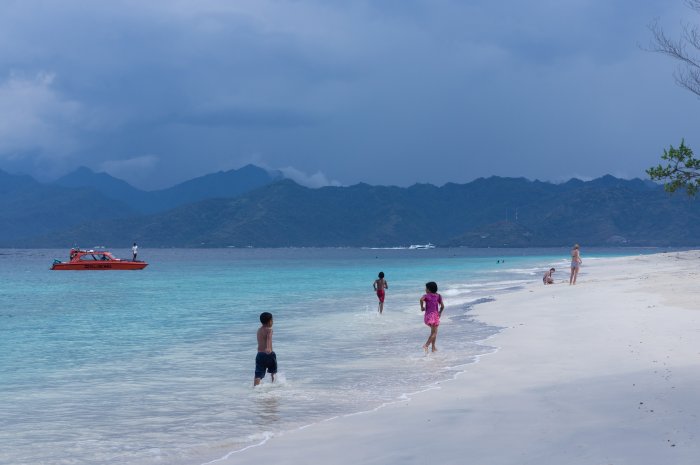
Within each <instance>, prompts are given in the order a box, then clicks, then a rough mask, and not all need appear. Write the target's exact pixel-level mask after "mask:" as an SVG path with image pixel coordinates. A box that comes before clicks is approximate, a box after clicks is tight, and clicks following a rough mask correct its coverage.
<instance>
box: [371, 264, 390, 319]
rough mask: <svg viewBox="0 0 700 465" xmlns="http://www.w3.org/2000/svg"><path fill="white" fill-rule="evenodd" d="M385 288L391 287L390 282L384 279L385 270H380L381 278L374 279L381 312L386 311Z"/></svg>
mask: <svg viewBox="0 0 700 465" xmlns="http://www.w3.org/2000/svg"><path fill="white" fill-rule="evenodd" d="M384 289H389V283H387V282H386V279H384V272H383V271H380V272H379V278H378V279H375V280H374V292H376V293H377V298H378V299H379V314H381V313H382V312H383V311H384V297H385V295H386V293H385V292H384Z"/></svg>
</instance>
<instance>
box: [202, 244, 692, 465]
mask: <svg viewBox="0 0 700 465" xmlns="http://www.w3.org/2000/svg"><path fill="white" fill-rule="evenodd" d="M583 265H584V266H583V268H582V272H581V274H580V275H579V283H578V284H577V285H576V286H569V285H568V281H567V282H566V283H564V282H563V279H562V278H563V277H564V274H566V275H567V278H568V270H567V271H566V272H562V271H561V270H560V271H559V272H558V273H557V275H555V277H556V278H557V284H555V285H551V286H543V285H542V284H541V281H540V280H539V279H537V283H533V284H532V285H530V286H527V287H526V288H524V289H522V290H518V291H516V292H513V293H511V294H507V295H501V296H498V298H497V300H496V301H494V302H489V303H485V304H483V305H479V306H477V307H476V308H475V310H474V313H476V316H477V318H478V319H479V320H482V321H484V322H486V323H488V324H491V325H496V326H501V327H504V328H505V329H504V330H503V331H502V332H501V333H500V334H499V335H497V336H496V337H494V338H492V339H490V340H489V341H488V343H489V344H491V345H495V346H497V347H499V350H498V351H497V352H495V353H493V354H491V355H488V356H485V357H482V358H481V360H480V361H479V363H476V364H473V365H468V366H465V371H464V372H463V373H462V374H460V375H459V376H457V378H456V379H454V380H450V381H446V382H442V383H440V384H438V385H436V386H435V388H434V389H430V390H428V391H425V392H422V393H419V394H414V395H411V396H410V398H409V399H408V400H406V401H400V402H396V403H394V404H391V405H387V406H384V407H382V408H379V409H377V410H375V411H372V412H367V413H362V414H356V415H351V416H345V417H341V418H335V419H332V420H329V421H326V422H323V423H320V424H316V425H311V426H309V427H307V428H304V429H301V430H297V431H293V432H288V433H285V434H283V435H278V436H276V437H274V438H272V439H270V440H269V441H268V442H267V443H265V444H264V445H262V446H259V447H253V448H249V449H247V450H245V451H242V452H238V453H234V454H232V455H229V456H228V457H226V458H222V459H221V460H217V461H215V462H213V463H217V464H221V465H223V464H237V465H241V464H253V463H256V464H257V463H286V464H309V463H326V464H353V465H356V464H383V465H387V464H428V463H435V464H479V465H488V464H494V465H500V464H503V465H506V464H508V465H516V464H517V465H525V464H533V465H534V464H537V465H541V464H557V465H576V464H586V465H608V464H614V465H623V464H629V465H644V464H649V465H660V464H674V465H685V464H687V465H697V464H698V463H700V440H698V439H700V311H699V310H700V305H699V304H698V302H699V301H700V298H699V297H700V295H699V292H698V280H699V279H700V252H698V251H691V252H682V253H665V254H656V255H645V256H635V257H626V258H608V259H598V260H586V258H585V256H584V264H583ZM448 311H449V308H448ZM442 331H449V326H448V325H445V326H444V328H443V329H442ZM416 350H420V347H419V346H417V347H416ZM441 350H450V348H449V347H447V346H443V347H441ZM389 375H390V374H389ZM329 376H332V373H329Z"/></svg>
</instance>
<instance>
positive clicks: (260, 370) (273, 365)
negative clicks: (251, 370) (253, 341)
mask: <svg viewBox="0 0 700 465" xmlns="http://www.w3.org/2000/svg"><path fill="white" fill-rule="evenodd" d="M265 372H269V373H272V374H273V375H274V374H275V373H277V355H276V354H275V353H274V352H270V353H269V354H267V353H265V352H258V355H256V356H255V377H256V378H258V379H263V378H264V377H265Z"/></svg>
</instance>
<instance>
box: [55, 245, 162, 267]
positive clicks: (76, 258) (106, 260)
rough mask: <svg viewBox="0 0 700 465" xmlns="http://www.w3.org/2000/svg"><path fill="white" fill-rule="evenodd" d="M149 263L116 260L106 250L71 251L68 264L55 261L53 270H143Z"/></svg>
mask: <svg viewBox="0 0 700 465" xmlns="http://www.w3.org/2000/svg"><path fill="white" fill-rule="evenodd" d="M147 266H148V263H146V262H142V261H139V260H126V259H122V258H116V257H115V256H114V255H112V254H111V253H110V252H107V251H106V250H81V249H70V259H69V260H68V261H67V262H62V261H60V260H54V261H53V265H52V266H51V269H52V270H143V269H144V268H146V267H147Z"/></svg>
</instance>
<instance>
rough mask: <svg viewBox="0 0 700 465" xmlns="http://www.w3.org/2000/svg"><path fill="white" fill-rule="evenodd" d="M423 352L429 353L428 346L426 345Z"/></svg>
mask: <svg viewBox="0 0 700 465" xmlns="http://www.w3.org/2000/svg"><path fill="white" fill-rule="evenodd" d="M423 350H424V351H425V353H426V354H427V353H428V344H425V345H424V346H423Z"/></svg>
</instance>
